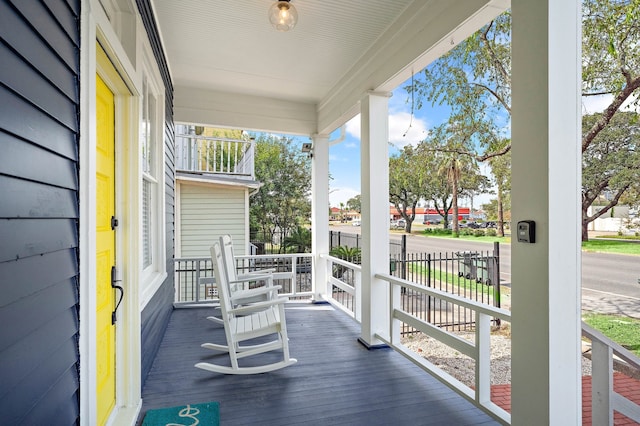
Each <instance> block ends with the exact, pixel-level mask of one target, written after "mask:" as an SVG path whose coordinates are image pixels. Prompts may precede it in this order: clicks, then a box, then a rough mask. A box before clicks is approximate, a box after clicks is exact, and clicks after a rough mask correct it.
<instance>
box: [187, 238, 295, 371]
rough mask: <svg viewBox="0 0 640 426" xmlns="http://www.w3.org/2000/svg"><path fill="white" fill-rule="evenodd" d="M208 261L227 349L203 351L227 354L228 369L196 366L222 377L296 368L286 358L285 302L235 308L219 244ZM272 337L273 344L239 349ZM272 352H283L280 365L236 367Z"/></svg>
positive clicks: (281, 299) (211, 346)
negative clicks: (253, 340)
mask: <svg viewBox="0 0 640 426" xmlns="http://www.w3.org/2000/svg"><path fill="white" fill-rule="evenodd" d="M211 257H212V260H213V269H214V273H215V276H216V283H217V285H218V294H219V297H220V309H221V310H222V320H223V322H224V331H225V335H226V338H227V345H219V344H215V343H204V344H202V347H203V348H206V349H212V350H215V351H221V352H228V353H229V357H230V358H231V367H227V366H222V365H217V364H211V363H207V362H200V363H198V364H196V365H195V366H196V367H197V368H201V369H203V370H206V371H212V372H216V373H223V374H258V373H266V372H269V371H274V370H278V369H280V368H284V367H288V366H290V365H293V364H295V363H296V362H297V360H296V359H295V358H291V357H290V355H289V339H288V337H287V326H286V321H285V315H284V304H285V303H286V302H287V298H284V297H277V298H274V299H272V300H266V301H262V302H256V303H253V304H251V305H246V306H238V307H234V305H233V303H232V301H231V297H230V296H231V295H230V291H229V289H230V287H229V282H228V277H227V272H226V270H225V264H224V261H223V259H222V250H221V248H220V244H219V243H215V244H214V245H213V247H211ZM271 334H276V335H277V336H276V339H275V340H272V341H270V342H267V343H260V344H254V345H244V346H241V345H240V343H241V342H244V341H247V340H251V339H255V338H258V337H263V336H268V335H271ZM274 350H282V352H283V360H282V361H279V362H275V363H272V364H266V365H261V366H255V367H240V366H239V365H238V359H240V358H244V357H248V356H252V355H257V354H261V353H264V352H269V351H274Z"/></svg>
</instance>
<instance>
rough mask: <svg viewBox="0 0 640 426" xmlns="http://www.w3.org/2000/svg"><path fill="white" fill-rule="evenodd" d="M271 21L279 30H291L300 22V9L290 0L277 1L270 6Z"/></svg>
mask: <svg viewBox="0 0 640 426" xmlns="http://www.w3.org/2000/svg"><path fill="white" fill-rule="evenodd" d="M269 21H271V25H273V27H274V28H275V29H276V30H278V31H289V30H292V29H293V27H295V26H296V23H297V22H298V11H297V10H296V8H295V7H294V6H293V5H292V4H291V3H290V2H289V0H281V1H277V2H275V3H274V4H272V5H271V7H270V8H269Z"/></svg>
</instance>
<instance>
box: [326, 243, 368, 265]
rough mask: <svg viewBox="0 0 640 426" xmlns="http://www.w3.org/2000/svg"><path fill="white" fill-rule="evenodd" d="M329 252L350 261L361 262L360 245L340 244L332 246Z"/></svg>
mask: <svg viewBox="0 0 640 426" xmlns="http://www.w3.org/2000/svg"><path fill="white" fill-rule="evenodd" d="M329 254H330V255H331V256H333V257H337V258H338V259H342V260H346V261H348V262H352V263H360V257H361V255H362V250H360V247H349V246H338V247H334V248H332V249H331V251H329Z"/></svg>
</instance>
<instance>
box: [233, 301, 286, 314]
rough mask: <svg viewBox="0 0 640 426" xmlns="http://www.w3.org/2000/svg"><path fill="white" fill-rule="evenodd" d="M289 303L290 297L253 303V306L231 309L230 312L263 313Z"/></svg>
mask: <svg viewBox="0 0 640 426" xmlns="http://www.w3.org/2000/svg"><path fill="white" fill-rule="evenodd" d="M288 301H289V298H288V297H278V298H277V299H273V300H267V301H264V302H257V303H252V304H251V305H246V306H239V307H237V308H233V309H231V310H230V311H228V312H229V313H232V314H245V313H250V312H255V311H261V310H263V309H265V308H270V307H272V306H276V305H282V304H284V303H287V302H288Z"/></svg>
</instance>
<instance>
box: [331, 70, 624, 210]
mask: <svg viewBox="0 0 640 426" xmlns="http://www.w3.org/2000/svg"><path fill="white" fill-rule="evenodd" d="M409 83H410V82H409V81H407V82H405V83H403V84H402V85H400V86H399V87H398V88H396V90H394V91H393V96H392V97H391V99H390V101H389V141H390V142H391V143H393V144H394V145H395V146H397V147H402V146H404V145H407V144H413V145H415V144H417V143H418V142H420V141H421V140H423V139H424V138H425V137H426V136H427V132H428V131H429V129H430V128H432V127H434V126H437V125H439V124H441V123H443V122H445V121H446V120H447V119H448V117H449V110H448V108H446V107H442V106H436V107H431V106H430V105H428V104H427V105H424V106H423V108H422V109H419V110H418V109H415V110H414V117H413V119H411V100H410V97H409V96H408V95H407V92H406V91H405V90H404V89H403V87H404V86H406V85H408V84H409ZM611 101H612V96H611V95H603V96H592V97H586V98H583V99H582V113H583V114H593V113H596V112H602V111H604V109H605V108H606V107H607V106H608V105H609V104H610V103H611ZM631 102H632V99H629V100H628V101H627V102H625V104H624V105H623V107H622V109H626V110H629V109H632V108H630V106H629V104H630V103H631ZM507 126H509V124H507ZM339 136H340V129H337V130H336V131H335V132H334V133H333V134H332V135H331V139H337V138H339ZM393 151H394V149H393V148H390V152H393ZM480 169H481V171H482V173H483V174H484V175H485V176H488V177H491V175H490V172H489V169H488V166H487V165H486V164H480ZM329 171H330V173H331V177H332V178H333V179H332V180H331V181H330V183H329V185H330V194H329V201H330V204H331V206H334V207H339V205H340V203H341V202H342V203H345V204H346V202H347V200H348V199H349V198H352V197H354V196H355V195H358V194H360V116H359V115H357V116H356V117H354V118H353V119H352V120H351V121H349V122H348V123H347V124H346V137H345V139H344V141H343V142H341V143H339V144H336V145H333V146H332V147H331V148H330V151H329ZM492 198H495V195H494V194H482V195H480V196H477V197H475V198H474V200H473V207H474V208H480V206H481V205H482V204H485V203H487V202H489V200H491V199H492ZM459 202H460V205H461V206H466V207H469V206H470V204H471V201H470V200H469V199H461V200H460V201H459Z"/></svg>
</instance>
